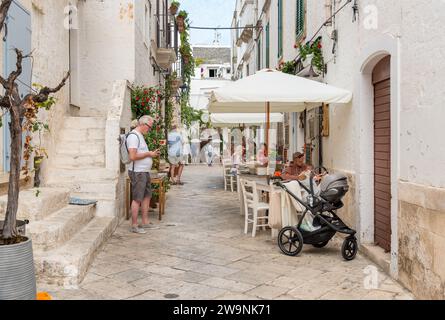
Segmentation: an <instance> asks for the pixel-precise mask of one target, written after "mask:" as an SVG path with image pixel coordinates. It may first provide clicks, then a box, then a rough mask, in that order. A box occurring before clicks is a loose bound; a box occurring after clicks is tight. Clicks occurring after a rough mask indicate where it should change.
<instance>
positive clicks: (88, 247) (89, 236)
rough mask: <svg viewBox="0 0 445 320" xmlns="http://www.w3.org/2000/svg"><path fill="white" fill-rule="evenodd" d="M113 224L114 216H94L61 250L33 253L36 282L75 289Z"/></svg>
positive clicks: (114, 222) (111, 229)
mask: <svg viewBox="0 0 445 320" xmlns="http://www.w3.org/2000/svg"><path fill="white" fill-rule="evenodd" d="M117 224H118V219H117V218H115V217H114V218H111V217H100V218H98V217H96V218H94V219H93V220H91V222H90V223H88V225H87V226H86V227H85V228H83V229H82V230H81V231H80V232H79V233H77V234H76V235H75V236H74V237H73V238H71V239H70V240H69V241H68V242H67V243H66V244H65V245H63V246H62V247H59V248H57V249H54V250H50V251H36V252H35V253H34V265H35V268H36V277H37V281H38V283H39V284H46V285H57V286H63V287H64V288H65V289H69V288H77V286H78V285H79V284H80V283H81V282H82V280H83V278H84V277H85V275H86V272H87V270H88V268H89V266H90V265H91V263H92V262H93V260H94V258H95V256H96V254H97V253H98V252H99V249H100V248H101V247H102V245H103V244H104V243H105V242H106V241H107V240H108V238H109V237H110V236H111V234H112V233H113V232H114V230H115V229H116V227H117Z"/></svg>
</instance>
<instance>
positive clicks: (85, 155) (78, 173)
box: [45, 117, 118, 217]
mask: <svg viewBox="0 0 445 320" xmlns="http://www.w3.org/2000/svg"><path fill="white" fill-rule="evenodd" d="M117 182H118V181H117V176H116V174H114V173H113V172H110V171H109V170H107V169H106V168H105V119H103V118H98V117H67V118H66V119H65V124H64V128H63V130H62V131H61V135H60V139H59V141H58V145H57V154H56V157H55V159H54V161H53V162H52V168H51V171H50V172H49V176H48V180H47V182H46V183H45V184H46V185H47V186H50V187H56V188H67V189H69V190H70V191H71V195H72V196H73V197H78V198H82V199H93V200H97V201H98V204H97V209H96V216H101V217H109V216H114V215H115V212H116V200H117V199H118V193H117V192H118V191H117V185H118V183H117Z"/></svg>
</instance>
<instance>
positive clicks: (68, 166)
mask: <svg viewBox="0 0 445 320" xmlns="http://www.w3.org/2000/svg"><path fill="white" fill-rule="evenodd" d="M105 125H106V120H105V119H104V118H98V117H66V118H65V122H64V126H63V129H62V130H61V131H60V135H59V140H58V141H57V148H56V154H55V155H54V156H52V157H51V159H50V161H51V164H50V166H51V167H50V169H49V170H48V173H47V175H46V176H45V179H44V185H45V187H44V188H39V190H40V194H39V196H38V197H36V194H35V193H36V190H33V189H32V190H26V191H22V192H21V193H20V201H19V215H20V216H19V219H22V220H23V219H28V220H29V221H30V224H29V225H28V227H27V232H28V234H29V235H30V236H31V239H32V240H33V248H34V260H35V266H36V275H37V279H38V282H39V283H44V284H52V285H58V286H64V287H71V288H75V287H76V286H77V285H78V284H79V283H80V282H81V281H82V280H83V278H84V276H85V274H86V272H87V270H88V267H89V266H90V264H91V263H92V261H93V259H94V257H95V254H96V252H97V251H98V250H99V249H100V247H101V246H102V245H103V244H104V243H105V242H106V241H107V239H108V238H109V237H110V236H111V234H112V233H113V232H114V230H115V228H116V227H117V224H118V215H117V210H116V208H117V199H118V194H117V188H118V187H117V186H118V179H119V178H118V176H117V174H116V173H113V172H111V171H109V170H107V169H106V163H105ZM70 197H78V198H81V199H91V200H97V201H98V202H97V204H96V205H91V206H72V205H69V204H68V203H69V199H70ZM3 207H6V197H4V198H3V199H2V198H0V215H1V212H2V211H1V210H3V212H4V209H2V208H3Z"/></svg>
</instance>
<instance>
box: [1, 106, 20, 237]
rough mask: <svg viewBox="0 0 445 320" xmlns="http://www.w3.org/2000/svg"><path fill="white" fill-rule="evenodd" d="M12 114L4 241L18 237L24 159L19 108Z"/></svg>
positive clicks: (11, 110) (11, 111)
mask: <svg viewBox="0 0 445 320" xmlns="http://www.w3.org/2000/svg"><path fill="white" fill-rule="evenodd" d="M10 113H11V125H10V131H11V172H10V175H9V190H8V206H7V209H6V219H5V223H4V226H3V239H11V238H13V237H16V236H17V228H16V226H17V223H16V220H17V209H18V204H19V187H20V166H21V158H22V123H21V122H22V121H21V116H20V112H19V106H13V107H12V108H11V109H10Z"/></svg>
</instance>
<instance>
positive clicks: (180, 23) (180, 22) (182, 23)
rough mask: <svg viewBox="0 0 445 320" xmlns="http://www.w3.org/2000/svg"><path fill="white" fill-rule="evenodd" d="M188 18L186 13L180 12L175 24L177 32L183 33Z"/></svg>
mask: <svg viewBox="0 0 445 320" xmlns="http://www.w3.org/2000/svg"><path fill="white" fill-rule="evenodd" d="M187 17H188V13H187V11H185V10H181V11H179V13H178V16H177V17H176V24H177V25H178V31H179V32H180V33H183V32H184V31H185V20H186V19H187Z"/></svg>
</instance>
